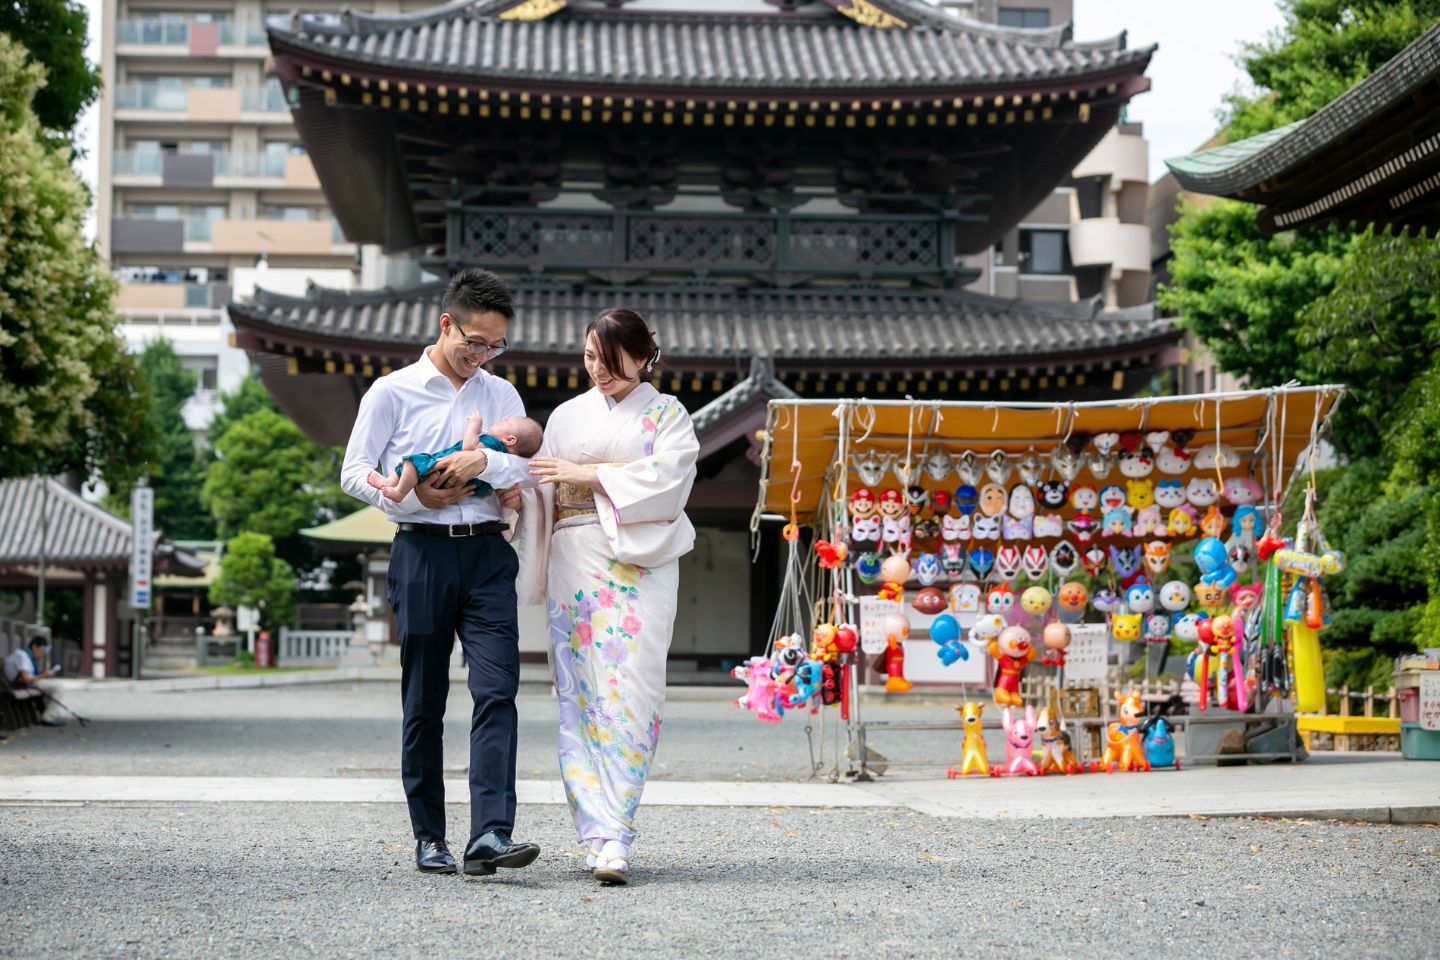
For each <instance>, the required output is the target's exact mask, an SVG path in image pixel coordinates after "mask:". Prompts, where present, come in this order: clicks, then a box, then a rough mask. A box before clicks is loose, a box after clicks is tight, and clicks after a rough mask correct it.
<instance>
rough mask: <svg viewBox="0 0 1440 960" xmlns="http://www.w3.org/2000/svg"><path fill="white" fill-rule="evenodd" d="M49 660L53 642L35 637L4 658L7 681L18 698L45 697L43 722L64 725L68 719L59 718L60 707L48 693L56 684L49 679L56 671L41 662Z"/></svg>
mask: <svg viewBox="0 0 1440 960" xmlns="http://www.w3.org/2000/svg"><path fill="white" fill-rule="evenodd" d="M49 662H50V641H49V640H46V639H45V638H44V637H33V638H31V640H30V643H29V644H28V645H27V646H25V647H21V648H20V649H18V650H15V651H14V652H12V653H11V654H10V656H8V657H6V658H5V682H6V683H8V684H9V685H10V689H11V690H13V691H14V692H15V696H16V697H17V698H19V699H22V700H28V699H31V698H33V697H44V703H45V711H44V713H43V714H42V715H41V717H40V722H41V723H43V724H44V725H45V726H47V727H63V726H65V721H64V720H63V719H62V718H61V717H60V708H59V707H57V706H56V705H55V702H54V701H53V700H51V699H50V697H49V696H48V694H51V693H54V691H55V685H54V684H51V683H47V682H46V681H48V680H49V679H50V678H51V677H53V676H55V673H56V671H54V670H51V669H49V668H48V667H47V668H46V669H44V670H42V669H41V668H40V664H42V663H45V664H48V663H49Z"/></svg>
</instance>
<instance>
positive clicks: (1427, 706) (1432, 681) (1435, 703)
mask: <svg viewBox="0 0 1440 960" xmlns="http://www.w3.org/2000/svg"><path fill="white" fill-rule="evenodd" d="M1420 729H1422V730H1440V672H1436V671H1434V670H1430V671H1427V672H1426V673H1422V674H1421V675H1420Z"/></svg>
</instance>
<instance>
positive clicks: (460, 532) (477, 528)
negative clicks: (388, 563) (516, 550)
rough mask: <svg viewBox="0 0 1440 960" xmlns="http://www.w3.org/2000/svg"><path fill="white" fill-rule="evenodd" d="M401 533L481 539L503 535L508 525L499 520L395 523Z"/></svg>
mask: <svg viewBox="0 0 1440 960" xmlns="http://www.w3.org/2000/svg"><path fill="white" fill-rule="evenodd" d="M395 526H396V527H398V528H399V530H400V532H401V533H423V534H425V535H426V536H427V537H452V538H459V537H483V536H487V535H492V534H500V533H504V532H505V531H506V530H509V529H510V524H508V523H501V522H500V521H499V520H486V521H485V522H483V523H397V524H396V525H395Z"/></svg>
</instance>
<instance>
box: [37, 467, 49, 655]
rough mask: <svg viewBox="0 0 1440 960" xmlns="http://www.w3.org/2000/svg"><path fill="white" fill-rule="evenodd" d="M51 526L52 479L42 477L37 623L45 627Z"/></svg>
mask: <svg viewBox="0 0 1440 960" xmlns="http://www.w3.org/2000/svg"><path fill="white" fill-rule="evenodd" d="M49 526H50V479H49V478H48V477H44V476H42V477H40V576H39V577H38V580H37V588H36V591H35V593H36V597H35V623H36V624H37V625H39V626H42V627H43V626H45V539H46V536H47V535H48V533H49Z"/></svg>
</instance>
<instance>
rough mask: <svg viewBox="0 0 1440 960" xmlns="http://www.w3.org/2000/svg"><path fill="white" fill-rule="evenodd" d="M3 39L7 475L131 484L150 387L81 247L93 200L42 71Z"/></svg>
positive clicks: (147, 450)
mask: <svg viewBox="0 0 1440 960" xmlns="http://www.w3.org/2000/svg"><path fill="white" fill-rule="evenodd" d="M24 57H25V51H24V49H23V48H22V47H20V46H19V45H17V44H16V43H14V42H13V41H12V40H10V39H9V38H8V37H6V36H4V35H0V476H25V475H28V474H32V473H36V472H44V473H60V472H62V471H65V470H76V471H79V472H81V473H83V474H86V475H88V474H91V473H94V472H97V471H98V472H99V473H100V474H101V475H102V476H103V478H104V479H105V481H106V483H107V484H109V485H110V486H124V485H125V484H127V483H129V482H132V481H133V480H134V478H135V477H136V476H137V475H138V473H139V471H140V469H141V466H142V465H143V464H144V463H145V462H146V461H147V460H149V459H151V457H152V449H153V446H154V443H155V439H156V438H155V436H154V433H153V431H152V430H151V429H150V427H149V426H148V424H149V417H148V412H147V408H148V404H149V402H150V398H149V391H148V390H147V389H146V386H145V384H144V381H143V379H142V378H141V377H140V376H139V372H138V366H137V364H136V363H135V362H134V361H133V359H131V358H130V357H128V356H127V355H126V353H125V345H124V343H123V342H122V341H121V340H120V338H119V336H118V335H117V333H116V330H115V313H114V310H113V309H112V307H111V300H112V298H113V296H114V292H115V281H114V280H113V279H112V278H111V277H110V274H109V273H108V272H107V271H106V270H105V269H104V266H103V265H102V264H101V262H100V258H99V256H98V255H97V254H96V253H95V250H94V249H93V248H92V247H90V246H88V245H87V244H86V243H85V239H84V236H83V234H82V232H81V223H82V221H83V219H84V216H85V211H86V207H87V206H88V203H89V197H88V194H87V192H86V190H85V187H84V186H83V185H82V184H81V183H80V181H79V179H78V178H77V177H76V176H75V174H74V172H73V171H72V170H71V169H70V153H69V149H68V148H66V147H58V146H54V145H52V144H49V143H47V142H46V141H45V139H44V138H43V137H42V136H41V129H40V124H39V121H37V119H36V117H35V112H34V110H33V109H32V101H33V100H34V97H35V93H36V91H37V90H38V89H39V88H40V86H41V84H42V83H43V79H44V75H43V70H42V69H41V68H40V67H39V66H36V65H34V64H26V63H25V62H24Z"/></svg>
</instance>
